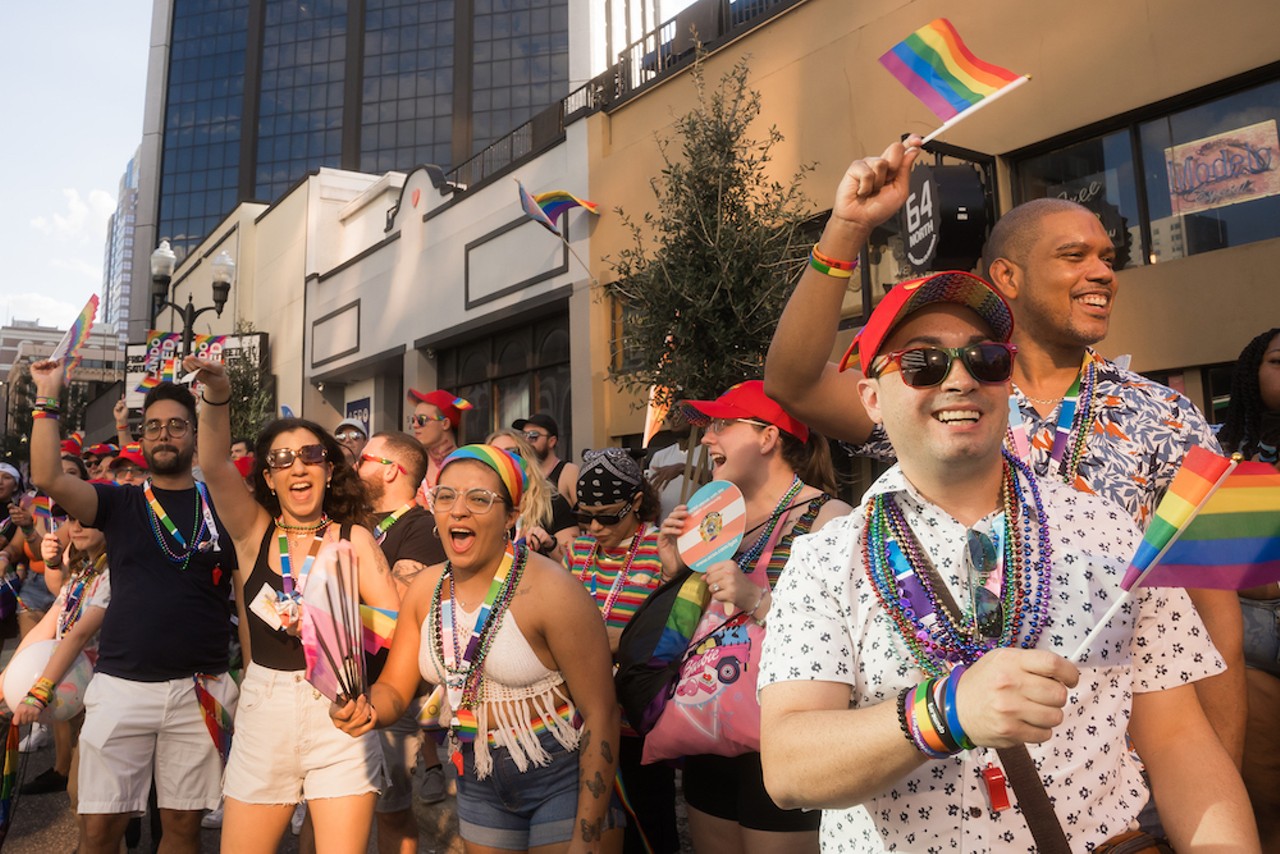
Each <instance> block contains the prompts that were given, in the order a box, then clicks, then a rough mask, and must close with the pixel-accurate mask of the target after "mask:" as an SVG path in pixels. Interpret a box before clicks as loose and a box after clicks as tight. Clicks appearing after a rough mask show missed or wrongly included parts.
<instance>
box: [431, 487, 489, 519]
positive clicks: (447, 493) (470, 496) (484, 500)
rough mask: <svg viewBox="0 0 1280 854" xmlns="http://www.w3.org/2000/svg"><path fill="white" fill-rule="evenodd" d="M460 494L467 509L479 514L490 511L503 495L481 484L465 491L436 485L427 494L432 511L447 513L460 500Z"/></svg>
mask: <svg viewBox="0 0 1280 854" xmlns="http://www.w3.org/2000/svg"><path fill="white" fill-rule="evenodd" d="M459 494H461V495H462V501H463V503H464V504H465V505H466V507H467V509H468V510H470V511H471V512H472V513H475V514H476V515H477V516H479V515H480V514H482V513H488V512H489V511H490V510H492V509H493V503H494V502H495V501H501V500H502V496H501V495H499V494H498V493H496V492H494V491H493V490H492V489H483V488H481V487H479V486H477V487H474V488H472V489H468V490H467V491H466V492H464V493H459V492H458V490H456V489H454V488H453V487H452V486H436V487H433V488H432V489H429V490H427V495H428V496H429V497H430V498H431V509H432V511H439V512H441V513H447V512H449V510H451V509H452V508H453V505H454V504H456V503H457V502H458V496H459Z"/></svg>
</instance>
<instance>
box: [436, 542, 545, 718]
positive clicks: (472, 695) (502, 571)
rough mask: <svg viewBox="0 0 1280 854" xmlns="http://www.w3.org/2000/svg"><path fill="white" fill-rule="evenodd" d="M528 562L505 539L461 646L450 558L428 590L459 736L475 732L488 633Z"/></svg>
mask: <svg viewBox="0 0 1280 854" xmlns="http://www.w3.org/2000/svg"><path fill="white" fill-rule="evenodd" d="M528 562H529V550H528V549H527V548H525V546H524V545H523V544H518V545H511V544H508V545H507V551H506V553H505V554H504V555H503V557H502V561H501V563H499V564H498V570H497V572H495V573H494V576H493V580H492V581H491V582H489V591H488V593H487V594H486V595H485V598H484V603H483V604H481V606H480V612H479V613H478V614H477V615H476V624H475V627H474V628H473V629H472V631H471V636H470V638H469V639H468V641H467V645H466V648H465V649H460V648H459V644H458V634H459V632H458V629H459V628H461V627H460V626H459V625H458V622H457V613H456V603H457V597H456V596H455V595H454V582H453V565H452V562H450V563H446V564H445V565H444V572H442V573H441V574H440V578H439V580H437V581H436V589H435V592H434V593H432V595H431V610H430V611H429V612H428V613H427V620H428V621H429V623H430V625H429V626H428V630H429V633H430V634H431V635H432V642H433V643H434V644H435V647H436V653H437V655H438V657H439V658H438V660H439V661H441V662H443V663H444V667H445V673H446V675H445V689H446V690H447V691H448V694H449V704H450V705H451V706H452V707H453V710H454V720H453V727H452V729H453V730H454V734H455V735H456V736H457V737H459V738H460V739H462V740H464V741H469V740H471V739H472V738H474V737H475V726H474V720H475V715H474V714H473V712H474V710H475V709H476V707H477V706H478V705H479V703H480V685H481V682H482V681H483V679H484V661H485V658H486V657H487V656H488V654H489V650H490V649H491V648H492V646H493V641H494V638H496V637H497V635H498V629H499V627H500V626H501V624H502V617H503V616H504V615H505V614H506V612H507V608H508V607H510V605H511V599H512V597H514V596H515V592H516V588H517V587H519V586H520V579H521V578H522V577H523V576H524V568H525V566H526V565H527V564H528ZM445 579H448V581H449V598H448V607H445V605H446V603H445V602H444V601H443V596H442V594H443V592H444V584H445Z"/></svg>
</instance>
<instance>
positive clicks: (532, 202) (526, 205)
mask: <svg viewBox="0 0 1280 854" xmlns="http://www.w3.org/2000/svg"><path fill="white" fill-rule="evenodd" d="M516 186H517V187H519V188H520V209H521V210H523V211H524V214H525V216H527V217H529V219H531V220H533V221H534V222H536V223H537V224H538V225H540V226H542V227H543V228H545V229H546V230H547V231H549V232H551V233H552V234H554V235H555V236H556V237H560V236H561V235H560V229H558V228H556V224H555V223H554V222H552V221H551V218H550V217H549V216H547V213H546V211H544V210H543V209H542V207H541V206H539V204H538V200H537V199H535V198H534V197H533V195H532V194H531V193H530V192H529V191H528V190H526V189H525V188H524V184H521V183H520V182H519V181H518V180H517V181H516Z"/></svg>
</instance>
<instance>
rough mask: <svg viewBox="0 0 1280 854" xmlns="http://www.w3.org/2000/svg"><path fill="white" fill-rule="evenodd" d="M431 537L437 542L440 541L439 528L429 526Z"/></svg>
mask: <svg viewBox="0 0 1280 854" xmlns="http://www.w3.org/2000/svg"><path fill="white" fill-rule="evenodd" d="M431 536H433V537H435V538H436V539H437V540H438V539H440V528H439V527H437V526H436V525H432V526H431Z"/></svg>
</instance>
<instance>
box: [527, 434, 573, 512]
mask: <svg viewBox="0 0 1280 854" xmlns="http://www.w3.org/2000/svg"><path fill="white" fill-rule="evenodd" d="M511 429H512V430H519V431H521V432H522V433H524V437H525V439H526V440H528V442H529V444H530V445H531V446H532V447H533V452H534V453H535V454H536V455H537V457H538V467H539V468H541V469H542V473H543V474H544V475H545V476H546V478H547V480H549V481H551V484H552V485H553V486H554V487H555V488H556V492H558V493H560V495H561V496H562V497H563V498H564V500H565V501H566V502H568V504H569V506H570V507H573V506H575V505H576V504H577V503H578V473H579V469H578V466H577V464H576V463H571V462H569V461H568V460H562V459H560V455H559V454H558V453H557V447H558V446H559V444H560V425H559V424H557V423H556V420H555V419H554V418H552V417H551V416H550V415H548V414H547V413H545V412H537V413H534V414H533V415H530V416H529V417H528V418H517V419H516V420H515V421H513V422H511Z"/></svg>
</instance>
